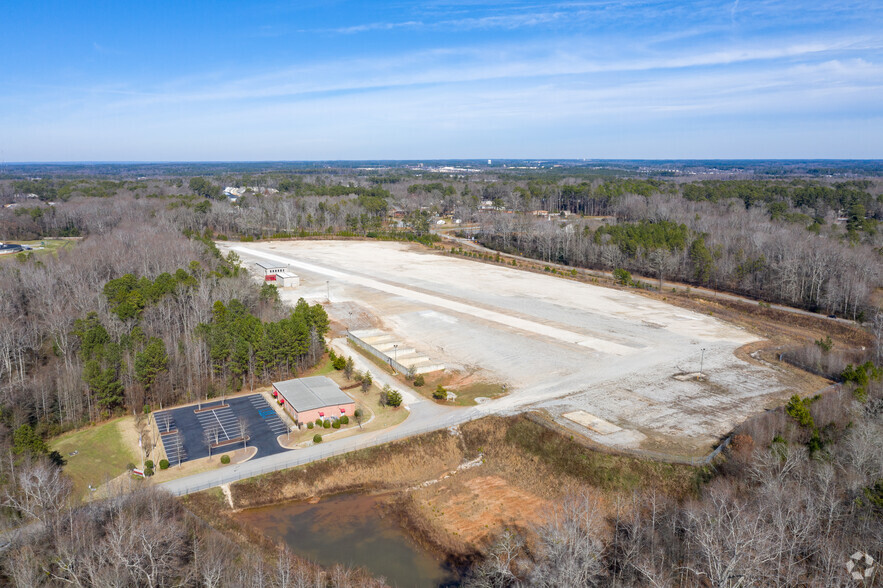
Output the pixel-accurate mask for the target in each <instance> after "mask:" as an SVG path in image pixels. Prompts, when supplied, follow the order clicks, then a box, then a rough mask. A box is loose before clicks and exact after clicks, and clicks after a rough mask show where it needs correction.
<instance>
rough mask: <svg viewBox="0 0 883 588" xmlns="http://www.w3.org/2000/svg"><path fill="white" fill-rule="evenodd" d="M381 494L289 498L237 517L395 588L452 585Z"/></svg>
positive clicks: (318, 558)
mask: <svg viewBox="0 0 883 588" xmlns="http://www.w3.org/2000/svg"><path fill="white" fill-rule="evenodd" d="M381 500H382V498H381V497H377V496H360V495H354V494H348V495H342V496H335V497H333V498H328V499H325V500H322V501H321V502H318V503H316V504H307V503H305V502H288V503H284V504H278V505H273V506H266V507H262V508H255V509H250V510H247V511H243V512H241V513H239V514H237V515H236V518H237V519H238V520H239V521H240V522H242V523H247V524H249V525H251V526H253V527H255V528H257V529H259V530H260V531H262V532H263V533H264V534H265V535H267V536H268V537H270V538H271V539H273V540H277V541H278V540H282V541H284V542H285V543H286V544H287V545H288V546H289V547H290V548H291V550H292V551H294V552H295V553H297V554H298V555H300V556H301V557H305V558H308V559H311V560H313V561H315V562H318V563H319V564H321V565H324V566H332V565H334V564H336V563H340V564H344V565H352V566H359V567H364V568H366V569H368V570H370V571H371V573H373V574H374V575H375V576H383V577H385V578H386V582H387V583H388V584H389V585H390V586H396V587H397V588H411V587H419V588H424V587H436V586H453V585H456V584H457V582H456V580H457V576H456V575H455V574H454V573H453V572H451V571H450V570H447V569H445V567H444V566H443V565H442V563H441V562H439V561H438V560H437V559H435V558H434V557H432V556H431V555H430V554H429V553H427V552H426V551H424V550H423V549H422V548H421V547H420V546H418V545H417V544H415V543H414V542H413V541H411V540H410V539H409V538H408V536H407V535H406V534H405V532H404V530H403V529H402V528H401V527H399V526H398V525H397V524H396V523H395V521H392V520H390V518H389V517H387V518H384V517H382V516H381V514H382V513H381V510H380V507H379V504H380V502H381Z"/></svg>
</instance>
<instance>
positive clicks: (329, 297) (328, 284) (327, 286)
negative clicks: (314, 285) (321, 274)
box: [325, 280, 331, 303]
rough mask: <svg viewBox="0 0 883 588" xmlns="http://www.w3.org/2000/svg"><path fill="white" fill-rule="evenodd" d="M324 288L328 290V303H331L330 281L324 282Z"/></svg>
mask: <svg viewBox="0 0 883 588" xmlns="http://www.w3.org/2000/svg"><path fill="white" fill-rule="evenodd" d="M325 288H327V290H328V302H329V303H330V302H331V281H330V280H325Z"/></svg>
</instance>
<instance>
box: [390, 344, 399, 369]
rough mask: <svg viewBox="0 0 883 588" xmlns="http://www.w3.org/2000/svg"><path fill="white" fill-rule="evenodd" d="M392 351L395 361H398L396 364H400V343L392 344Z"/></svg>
mask: <svg viewBox="0 0 883 588" xmlns="http://www.w3.org/2000/svg"><path fill="white" fill-rule="evenodd" d="M392 353H393V361H394V362H395V363H396V365H398V364H399V344H398V343H393V344H392Z"/></svg>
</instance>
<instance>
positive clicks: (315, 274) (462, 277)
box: [219, 240, 795, 455]
mask: <svg viewBox="0 0 883 588" xmlns="http://www.w3.org/2000/svg"><path fill="white" fill-rule="evenodd" d="M219 247H220V248H221V249H222V250H225V251H230V250H232V251H235V252H236V253H237V254H238V255H239V256H240V257H241V258H242V260H243V262H244V264H245V265H246V266H247V267H248V268H249V269H250V270H251V271H253V272H255V267H254V262H255V261H274V262H279V263H283V264H286V265H288V266H289V270H290V271H293V272H295V273H297V274H298V275H299V276H300V278H301V285H300V287H298V288H288V289H282V290H280V295H281V297H282V299H283V300H286V301H288V302H294V301H296V300H297V299H298V298H300V297H303V298H305V299H306V300H307V301H308V302H310V303H314V302H321V303H323V304H325V306H326V310H327V311H328V314H329V316H330V317H331V319H332V320H333V321H335V322H336V326H337V328H338V329H339V330H340V331H341V332H342V331H344V330H345V329H347V328H351V329H363V328H369V327H376V328H381V329H383V330H384V331H386V332H390V333H394V334H395V336H396V337H397V338H398V339H400V340H401V341H402V343H403V344H404V345H408V346H413V347H414V348H416V349H420V350H421V352H423V353H426V354H429V355H431V356H432V357H433V358H434V359H438V360H439V361H442V362H444V364H445V365H446V366H448V370H451V371H455V372H461V373H469V374H472V375H473V377H471V378H470V381H472V382H475V381H485V382H488V383H494V384H498V385H502V384H505V385H506V390H507V394H506V395H505V396H503V397H502V398H497V399H494V400H491V401H488V402H484V403H482V404H481V405H480V406H479V407H477V408H473V409H470V410H474V411H475V414H476V417H477V416H481V414H492V413H512V412H517V411H521V410H525V409H544V410H546V411H548V412H549V413H550V414H551V415H552V416H553V417H555V418H556V420H558V422H560V423H561V424H563V425H565V426H568V427H570V428H571V429H573V430H575V431H578V432H579V433H581V434H583V435H585V436H587V437H589V438H591V439H593V440H595V441H596V442H599V443H602V444H606V445H610V446H618V447H630V448H643V449H652V450H664V451H668V452H671V453H678V454H686V455H698V454H702V453H705V452H707V451H708V449H709V448H710V446H711V445H712V444H713V443H714V442H715V441H717V440H718V439H719V438H720V437H721V436H722V435H724V434H725V433H727V432H728V431H729V430H731V429H732V428H733V427H734V426H735V425H736V424H738V423H739V422H741V421H743V420H744V419H745V418H747V417H748V416H749V415H751V414H753V413H756V412H758V411H761V410H763V409H765V408H767V407H770V406H773V405H775V404H777V403H780V402H781V401H782V399H784V398H787V397H788V396H789V395H790V394H792V393H794V392H795V390H794V389H793V387H792V386H790V385H789V380H788V374H787V373H786V372H784V371H780V370H778V369H776V368H774V367H772V366H767V365H763V364H760V363H758V362H755V363H749V362H747V361H744V360H742V359H740V358H739V357H737V356H736V354H735V351H736V350H737V349H739V348H740V347H742V346H744V345H746V344H749V343H752V342H756V341H758V340H760V337H758V336H756V335H754V334H752V333H749V332H747V331H745V330H744V329H742V328H740V327H737V326H735V325H732V324H729V323H725V322H723V321H721V320H718V319H717V318H714V317H713V316H709V314H701V313H698V312H694V311H690V310H686V309H684V308H680V307H676V306H672V305H670V304H667V303H665V302H663V301H660V300H655V299H653V298H650V297H645V296H641V295H639V294H635V293H632V292H628V291H624V290H617V289H612V288H605V287H601V286H595V285H591V284H585V283H580V282H576V281H572V280H567V279H563V278H561V277H556V276H551V275H542V274H536V273H530V272H524V271H519V270H518V269H516V268H511V267H505V266H496V265H490V264H484V263H479V262H475V261H471V260H469V259H464V258H460V257H453V256H444V255H440V254H438V253H437V252H434V251H432V250H430V249H427V248H424V247H421V246H417V245H411V244H403V243H390V242H371V241H331V240H329V241H321V240H318V241H316V240H307V241H272V242H257V243H248V244H241V243H226V242H222V243H219ZM255 277H256V278H257V279H259V278H260V277H261V276H259V275H258V274H257V272H255ZM329 298H330V300H329ZM700 364H701V369H702V371H703V373H704V375H705V376H706V377H705V378H698V379H691V380H686V381H684V380H678V379H675V378H674V376H675V375H678V374H683V373H689V372H697V371H699V369H700ZM456 391H457V390H456V389H453V392H455V393H456ZM580 411H582V412H583V413H588V414H589V415H591V416H592V417H594V418H595V421H593V422H597V423H604V426H603V427H594V428H589V427H587V426H584V425H583V424H580V422H579V421H580V420H584V419H576V420H571V419H568V418H565V417H564V416H563V415H565V414H570V413H578V412H580Z"/></svg>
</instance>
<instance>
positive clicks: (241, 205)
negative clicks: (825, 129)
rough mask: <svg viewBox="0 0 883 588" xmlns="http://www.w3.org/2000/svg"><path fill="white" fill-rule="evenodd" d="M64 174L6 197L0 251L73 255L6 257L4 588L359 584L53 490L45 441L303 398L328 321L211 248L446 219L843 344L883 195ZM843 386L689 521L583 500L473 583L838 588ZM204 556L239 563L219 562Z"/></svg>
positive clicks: (877, 528)
mask: <svg viewBox="0 0 883 588" xmlns="http://www.w3.org/2000/svg"><path fill="white" fill-rule="evenodd" d="M201 171H204V170H201ZM65 173H66V172H65V170H64V169H61V170H60V171H57V172H56V173H45V174H44V177H41V178H39V179H37V178H35V177H27V176H25V175H22V176H19V177H6V178H5V179H0V205H2V206H3V208H0V241H8V240H11V241H24V240H40V239H49V238H66V239H69V240H70V241H71V243H72V246H70V247H65V248H61V249H59V250H58V251H56V252H54V253H50V252H46V251H26V252H22V253H18V254H13V255H5V256H3V257H2V258H0V485H2V487H3V494H4V495H5V496H6V498H5V499H4V501H3V503H4V505H5V511H4V513H5V514H6V515H7V518H8V520H9V521H12V522H14V523H15V524H25V525H26V527H25V528H27V529H30V530H29V531H28V533H26V534H25V536H23V537H19V538H18V539H17V542H16V547H15V549H14V550H13V551H12V552H11V553H10V554H9V555H8V557H6V558H5V559H4V563H3V573H4V574H5V577H6V578H7V579H9V580H10V581H13V582H15V583H16V584H18V585H39V584H40V583H41V582H43V583H46V584H48V585H61V584H70V583H73V584H77V583H79V584H80V585H95V584H107V585H111V584H112V585H168V584H181V585H194V586H195V585H206V586H218V585H231V586H233V585H255V586H266V585H303V586H313V585H315V586H318V585H335V586H349V585H353V586H355V585H372V582H373V581H372V580H370V579H368V578H365V577H364V576H361V575H358V574H354V573H353V572H351V571H349V570H345V569H342V568H341V569H339V570H336V571H335V572H334V573H335V574H338V576H333V575H332V576H329V575H321V574H320V573H319V571H318V570H317V568H315V567H311V566H308V565H306V564H303V563H302V562H298V561H297V560H295V559H291V558H290V557H289V556H288V554H284V555H283V556H280V557H279V558H278V560H277V562H278V565H277V566H276V567H274V568H272V569H269V568H268V569H264V568H260V566H261V565H264V564H263V563H260V562H261V561H263V560H262V559H261V558H259V557H257V558H252V557H251V556H250V555H249V554H248V553H245V552H241V551H239V550H240V549H242V548H240V547H237V546H235V545H233V544H232V543H230V542H229V541H227V540H226V539H224V538H223V537H221V536H219V535H218V534H217V533H215V532H213V531H211V530H210V529H205V528H203V527H201V526H200V524H199V522H198V521H196V520H194V519H193V518H192V517H191V516H190V515H188V514H187V513H186V512H184V511H182V510H181V509H180V507H178V506H176V503H175V502H174V501H171V500H170V499H169V498H168V497H164V496H161V495H156V494H152V493H149V492H148V493H136V494H132V495H121V496H118V497H114V498H112V499H111V500H108V501H101V502H97V503H93V504H90V505H88V506H83V507H74V508H69V507H68V506H66V500H67V493H68V492H69V488H68V486H67V484H66V482H65V481H64V477H63V476H62V475H61V474H60V472H59V470H58V468H57V467H56V465H55V464H57V463H58V462H59V461H60V460H61V456H58V455H52V454H51V453H50V451H49V448H48V445H47V444H46V439H47V438H48V437H49V436H51V435H54V434H56V433H58V432H61V431H63V430H67V429H70V428H73V427H77V426H80V425H83V424H87V423H90V422H96V421H100V420H103V419H106V418H109V417H111V416H113V415H118V414H121V413H123V412H127V413H131V412H132V411H136V412H140V411H144V410H145V408H147V409H148V410H149V409H153V408H158V407H160V406H164V405H167V404H170V403H175V402H179V401H185V400H192V399H195V398H198V397H206V396H214V395H218V394H222V393H224V392H225V391H229V390H237V389H241V388H245V387H250V386H255V385H258V384H261V383H266V382H268V381H271V380H273V379H277V378H281V377H287V376H290V375H292V374H297V373H298V372H299V371H300V370H302V369H303V368H305V367H307V366H310V365H312V364H313V363H315V361H316V360H317V359H318V358H319V356H320V355H321V353H322V351H323V350H324V335H325V333H326V331H327V329H328V318H327V316H326V315H325V312H324V310H323V309H322V307H321V306H320V305H313V306H309V305H308V304H307V303H306V302H303V301H301V302H300V303H298V304H297V306H296V307H295V308H285V307H283V306H282V305H281V304H280V303H279V300H278V295H277V293H276V291H275V289H274V288H272V287H270V286H265V287H259V286H257V285H255V284H254V283H253V282H252V281H250V279H249V278H248V277H247V275H246V272H245V271H243V269H242V268H241V266H240V264H239V260H238V259H237V258H236V256H235V255H230V256H228V257H222V256H221V254H220V253H219V251H218V249H217V248H216V247H215V245H214V243H213V241H214V239H239V240H244V241H248V240H253V239H258V238H274V237H289V236H321V235H330V236H334V235H339V236H348V237H352V236H363V237H374V238H384V239H405V240H419V241H422V242H425V243H431V242H433V240H436V239H437V237H436V236H434V235H433V234H432V231H431V227H433V226H434V223H435V222H436V220H437V219H439V218H444V219H446V224H448V226H451V225H452V224H454V225H456V224H459V225H461V226H462V225H471V227H472V228H473V230H475V233H464V234H465V235H467V236H472V235H474V236H476V237H477V239H478V240H479V241H480V242H481V243H483V244H485V245H486V246H488V247H492V248H495V249H498V250H501V251H506V252H513V253H520V254H523V255H526V256H530V257H534V258H537V259H541V260H545V261H547V262H556V263H562V264H567V265H572V266H580V267H589V268H598V269H609V270H614V269H624V270H628V271H631V272H635V273H637V274H640V275H642V276H645V277H646V278H648V279H653V280H656V279H658V280H676V281H679V282H685V283H688V284H696V285H702V286H708V287H712V288H716V289H720V290H725V291H731V292H736V293H740V294H744V295H748V296H753V297H756V298H758V299H761V300H764V301H769V302H782V303H785V304H789V305H793V306H797V307H802V308H806V309H810V310H814V311H820V312H824V313H826V314H827V313H837V314H839V315H842V316H846V317H849V318H855V319H858V320H865V321H870V320H872V319H873V318H875V316H876V317H878V318H879V316H880V315H879V309H878V306H879V299H877V298H875V296H878V295H879V289H880V287H881V283H883V275H881V263H880V258H881V254H883V231H881V229H880V228H878V223H879V222H880V221H883V197H881V192H883V183H881V182H880V181H879V180H878V179H868V180H865V179H842V178H839V179H838V178H823V177H814V178H807V177H803V176H800V177H791V176H787V175H786V176H785V177H782V178H778V179H771V178H769V177H763V178H756V179H745V178H740V179H732V180H722V179H705V178H684V177H670V176H666V175H664V174H658V175H657V176H654V177H648V176H647V175H639V174H633V175H632V176H631V177H625V176H622V175H615V174H592V173H589V172H581V173H576V172H572V171H568V170H563V171H562V170H555V171H554V172H549V173H548V174H546V173H543V172H541V171H532V172H530V173H526V172H524V173H522V172H517V173H516V172H512V173H507V172H502V171H493V172H492V171H487V170H486V171H483V172H482V173H480V174H474V175H469V176H464V175H460V176H457V175H455V174H454V175H452V174H440V173H429V172H423V171H414V170H406V169H400V170H395V169H393V170H388V171H385V172H383V174H379V173H378V172H370V171H368V172H362V171H358V170H355V169H351V168H345V169H339V170H316V169H303V170H297V171H290V170H289V171H285V170H279V169H272V170H268V171H261V170H259V169H255V170H249V171H243V172H237V173H232V172H230V171H229V170H226V171H225V170H223V169H222V170H216V171H215V172H213V173H211V174H209V173H204V174H203V175H201V176H178V177H174V176H165V177H139V178H138V179H124V178H121V177H114V176H113V175H112V174H111V173H108V174H106V175H103V176H101V177H89V176H83V175H78V176H76V177H73V176H71V175H65ZM227 187H235V188H241V190H240V191H239V192H240V195H238V196H236V197H230V196H229V195H227V194H225V193H224V189H225V188H227ZM455 221H460V223H456V222H455ZM649 281H650V280H648V282H649ZM652 285H653V284H652V283H648V284H647V287H650V286H652ZM878 322H879V321H878ZM868 353H869V354H870V351H869V352H868ZM868 359H872V360H874V359H876V361H878V362H879V357H876V358H874V357H872V356H871V355H869V356H868ZM843 368H844V366H835V367H834V368H832V370H833V373H837V374H840V373H841V371H842V370H843ZM848 370H851V371H848ZM848 370H846V371H842V375H841V379H843V380H845V381H846V388H845V389H844V392H843V395H841V396H838V397H837V398H835V399H834V400H830V399H822V400H819V401H817V402H808V403H806V404H805V405H804V404H803V403H802V402H803V401H799V399H798V400H797V401H792V404H791V405H789V408H787V409H783V410H782V411H780V412H779V413H776V415H774V416H771V417H768V418H770V419H774V418H775V419H778V420H776V421H774V422H772V421H763V420H758V421H755V422H753V423H749V424H750V425H751V427H753V428H750V427H749V428H747V429H746V430H744V431H742V432H741V433H740V434H741V435H742V436H743V437H742V439H741V442H740V443H736V444H734V446H733V447H732V448H731V450H729V452H728V456H727V462H726V464H725V465H724V466H722V468H721V469H720V470H719V471H717V472H716V473H714V472H713V473H711V474H709V478H708V480H705V481H704V482H703V484H704V485H703V486H702V488H701V491H700V492H698V493H697V495H696V497H695V499H693V500H692V501H688V502H670V501H668V502H667V501H665V500H663V499H662V498H660V497H654V496H653V495H640V496H638V495H636V496H635V497H634V499H633V500H634V504H633V508H630V509H625V510H623V512H622V516H620V517H618V518H615V519H614V520H600V519H598V517H597V513H596V509H595V507H594V506H593V504H592V502H591V501H590V500H588V499H587V498H586V497H585V496H575V497H574V498H573V500H572V501H570V502H568V503H567V504H563V505H561V509H560V511H559V512H557V513H556V514H555V516H554V517H553V518H552V519H551V520H550V523H549V524H548V525H546V526H545V527H542V528H539V529H535V530H531V531H529V532H527V533H526V534H525V535H524V536H521V535H517V534H514V533H513V534H510V535H507V536H505V537H503V538H502V539H501V541H500V543H498V544H497V545H496V546H494V547H493V548H492V549H490V550H489V552H488V558H487V559H486V560H485V563H484V564H482V565H480V566H479V567H477V568H476V569H475V571H474V573H473V575H472V577H471V580H470V582H471V583H473V584H474V585H476V586H517V585H548V586H552V585H564V584H567V585H586V586H591V585H608V584H611V583H615V584H618V585H624V586H632V585H634V586H643V585H658V586H663V585H696V586H700V585H707V584H709V583H710V584H712V585H729V584H731V582H729V580H728V578H731V577H734V576H737V575H738V576H739V577H744V578H745V580H744V581H743V583H742V585H758V586H760V585H781V586H785V585H795V584H801V583H805V584H807V585H820V586H821V585H831V584H829V580H830V581H831V583H834V582H833V579H834V578H839V577H840V576H839V575H838V574H840V568H839V567H838V566H842V565H843V562H841V561H839V560H838V559H837V557H839V554H840V553H841V551H838V549H840V548H841V547H843V546H845V545H852V544H853V543H855V540H857V539H856V538H858V539H861V542H863V543H862V544H863V545H864V544H867V546H868V549H874V546H879V545H880V544H883V537H881V527H883V525H881V520H883V519H881V516H883V515H881V508H883V507H881V501H883V497H881V494H880V493H881V492H883V488H881V487H880V484H881V482H880V480H881V479H883V464H881V452H880V451H879V440H880V438H881V436H883V431H881V424H880V418H881V414H883V410H881V404H880V396H881V390H880V384H879V382H880V371H879V369H877V368H875V366H874V364H873V363H870V364H866V365H865V366H864V367H862V368H860V369H859V368H857V367H854V366H851V367H849V368H848ZM854 391H855V393H854ZM746 426H747V425H746ZM875 448H876V449H875ZM47 487H52V488H56V489H57V492H55V491H53V492H46V491H45V489H46V488H47ZM159 510H166V511H168V512H172V513H174V517H173V518H174V520H173V524H171V525H170V526H169V528H167V529H165V530H164V531H163V530H162V529H161V528H160V524H159V523H158V522H157V521H156V520H155V517H154V515H153V514H151V513H156V512H158V511H159ZM151 517H153V518H151ZM136 519H137V520H138V521H139V522H140V523H143V522H144V521H153V523H156V524H153V523H151V524H147V525H144V524H141V525H137V526H136V525H133V524H132V522H133V521H134V520H136ZM35 521H36V523H35ZM568 521H570V522H568ZM27 525H30V526H29V527H28V526H27ZM151 525H153V526H151ZM752 525H753V526H752ZM136 527H139V528H136ZM610 529H612V530H613V533H612V534H610V533H609V532H608V531H609V530H610ZM159 535H161V536H162V540H161V541H158V540H156V538H157V536H159ZM820 538H822V539H820ZM139 542H140V543H139ZM147 544H155V545H156V546H157V550H156V551H154V552H151V553H155V555H156V559H151V560H139V561H137V562H136V561H130V560H128V559H127V557H128V556H127V555H126V553H129V552H131V548H132V546H133V545H142V546H143V545H147ZM218 552H223V553H233V552H235V553H236V554H238V555H237V556H236V557H234V558H232V559H231V558H217V557H214V556H212V555H211V554H216V553H218ZM200 554H209V555H207V556H206V557H202V556H201V555H200ZM219 559H220V560H223V561H224V562H230V561H233V562H235V565H234V564H229V565H227V564H222V563H220V562H219ZM205 561H208V562H214V564H212V565H214V566H215V567H211V566H208V567H206V566H207V565H208V564H205V565H204V563H203V562H205ZM562 561H566V562H568V565H567V566H562V565H559V564H560V563H561V562H562ZM256 562H257V563H256ZM675 562H677V563H675ZM225 566H226V567H225ZM255 566H258V567H257V568H256V567H255ZM209 568H210V569H209ZM746 570H750V574H751V575H748V572H746ZM295 577H297V578H300V579H298V580H296V581H295V580H293V578H295ZM283 578H288V580H284V579H283ZM334 578H337V579H334ZM286 582H288V583H287V584H286Z"/></svg>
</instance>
